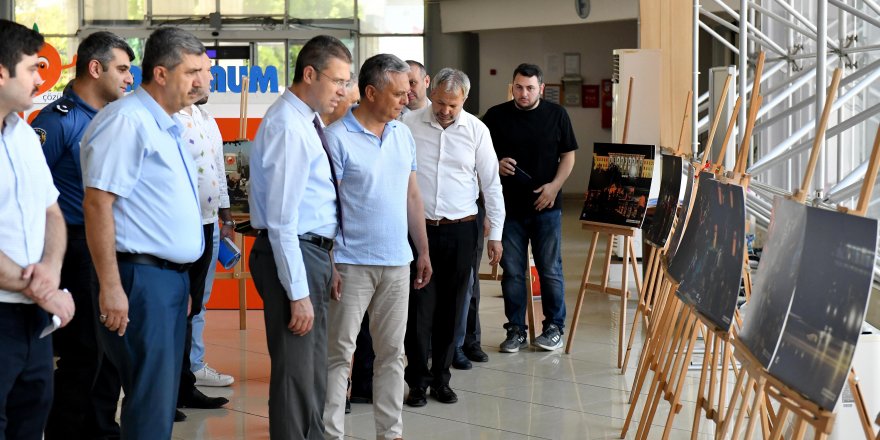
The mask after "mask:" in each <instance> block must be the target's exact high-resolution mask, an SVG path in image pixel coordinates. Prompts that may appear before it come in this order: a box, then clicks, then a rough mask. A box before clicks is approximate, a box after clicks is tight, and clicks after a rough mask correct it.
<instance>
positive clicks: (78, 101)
mask: <svg viewBox="0 0 880 440" xmlns="http://www.w3.org/2000/svg"><path fill="white" fill-rule="evenodd" d="M64 95H66V96H67V97H68V98H69V99H70V100H71V101H73V102H74V104H76V105H77V106H79V107H80V108H82V109H83V110H85V112H86V113H88V114H89V116H95V113H98V110H95V108H94V107H92V106H90V105H89V104H88V103H87V102H85V101H83V99H82V98H80V96H79V95H77V94H76V92H74V91H73V86H67V87H66V88H65V89H64Z"/></svg>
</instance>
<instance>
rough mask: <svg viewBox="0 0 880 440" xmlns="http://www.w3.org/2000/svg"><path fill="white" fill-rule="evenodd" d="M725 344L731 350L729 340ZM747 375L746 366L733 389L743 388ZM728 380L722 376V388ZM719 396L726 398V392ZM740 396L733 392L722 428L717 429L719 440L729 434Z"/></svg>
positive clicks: (741, 370)
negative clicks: (728, 430) (731, 420)
mask: <svg viewBox="0 0 880 440" xmlns="http://www.w3.org/2000/svg"><path fill="white" fill-rule="evenodd" d="M724 345H725V348H724V349H725V350H730V344H729V343H728V342H725V344H724ZM727 355H728V352H727V351H725V353H724V356H725V357H727ZM724 367H725V370H726V369H727V364H725V365H724ZM725 373H726V371H725ZM745 376H746V370H745V368H741V369H740V370H739V374H738V375H737V376H736V384H735V385H734V386H733V387H734V388H733V389H735V390H739V389H740V388H742V385H743V380H744V379H745ZM726 382H727V377H726V375H725V376H724V377H722V378H721V388H722V389H724V384H725V383H726ZM719 398H720V399H721V400H724V393H723V392H722V393H721V396H720V397H719ZM738 398H739V392H738V391H737V392H734V393H733V394H731V396H730V402H729V403H728V405H727V412H726V413H724V414H725V415H724V420H723V421H722V422H721V429H719V430H718V431H715V438H716V439H717V440H721V439H723V438H724V436H725V435H726V434H727V429H728V428H729V427H730V426H729V425H730V419H731V418H733V411H734V409H735V408H736V401H737V399H738ZM719 411H721V409H719Z"/></svg>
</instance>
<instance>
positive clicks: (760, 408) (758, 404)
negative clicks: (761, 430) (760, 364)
mask: <svg viewBox="0 0 880 440" xmlns="http://www.w3.org/2000/svg"><path fill="white" fill-rule="evenodd" d="M766 383H767V379H766V378H765V377H763V376H761V377H759V378H758V380H757V381H756V385H755V386H756V389H755V400H754V402H753V403H752V415H751V417H749V424H748V426H746V438H745V440H752V434H753V433H754V432H755V424H756V423H757V422H758V419H760V418H761V415H762V414H764V413H765V412H764V385H766Z"/></svg>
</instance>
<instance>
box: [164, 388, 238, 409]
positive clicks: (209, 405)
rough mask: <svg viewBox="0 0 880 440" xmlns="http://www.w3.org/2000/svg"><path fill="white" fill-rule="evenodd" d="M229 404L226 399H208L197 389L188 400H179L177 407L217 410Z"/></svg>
mask: <svg viewBox="0 0 880 440" xmlns="http://www.w3.org/2000/svg"><path fill="white" fill-rule="evenodd" d="M227 403H229V399H227V398H225V397H208V396H206V395H204V394H202V392H201V391H199V390H198V389H197V388H196V389H193V391H192V394H191V395H190V396H189V398H188V399H186V400H182V401H181V400H178V402H177V406H178V407H180V408H200V409H217V408H220V407H221V406H223V405H226V404H227Z"/></svg>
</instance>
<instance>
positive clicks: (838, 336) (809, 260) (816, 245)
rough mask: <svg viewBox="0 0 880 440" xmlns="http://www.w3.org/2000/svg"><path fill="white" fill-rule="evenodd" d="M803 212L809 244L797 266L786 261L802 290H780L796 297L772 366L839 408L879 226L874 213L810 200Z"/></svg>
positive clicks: (820, 401)
mask: <svg viewBox="0 0 880 440" xmlns="http://www.w3.org/2000/svg"><path fill="white" fill-rule="evenodd" d="M804 213H805V215H806V221H805V222H803V224H804V227H803V230H802V231H803V232H802V233H800V238H799V240H798V241H799V242H800V244H801V246H802V247H803V250H802V251H801V253H800V259H799V260H795V261H792V260H791V259H789V260H788V261H789V263H790V264H791V263H794V264H796V266H795V267H794V268H793V267H791V266H789V267H788V268H786V270H788V271H794V272H796V273H797V281H796V282H795V290H794V291H793V292H791V291H788V292H786V291H779V292H778V294H780V295H784V296H788V295H793V299H792V300H790V304H791V307H790V309H789V312H788V317H787V318H786V320H785V323H784V327H783V329H782V334H781V335H780V337H779V346H778V348H777V349H776V353H775V355H774V356H773V359H772V360H771V363H770V367H769V371H770V374H771V375H773V376H774V377H776V378H778V379H779V380H780V381H782V382H783V383H785V384H786V385H788V386H789V387H791V388H793V389H794V390H796V391H798V392H799V393H801V394H802V395H804V396H805V397H806V398H807V399H809V400H810V401H812V402H813V403H816V404H817V405H819V406H820V407H821V408H823V409H827V410H833V409H834V406H835V404H836V403H837V400H838V398H839V396H840V393H841V391H842V389H843V385H844V383H846V377H847V374H849V370H850V367H851V365H852V359H853V355H854V354H855V349H856V344H857V343H858V339H859V334H860V333H861V328H862V322H863V321H864V318H865V313H866V311H867V304H868V297H869V295H870V294H871V283H872V281H873V274H874V259H875V258H876V249H877V232H878V226H877V220H875V219H870V218H865V217H859V216H854V215H849V214H844V213H840V212H837V211H829V210H825V209H820V208H813V207H805V208H804ZM831 231H833V232H831ZM769 245H770V243H769V242H768V246H769ZM761 264H762V265H763V261H762V262H761ZM769 269H770V268H769V267H768V270H769ZM766 276H767V277H768V278H769V277H773V276H777V275H776V274H773V273H768V274H767V275H766ZM782 276H786V275H782ZM770 294H771V295H774V294H777V291H775V290H771V291H770ZM784 301H785V298H783V299H782V302H784ZM746 322H748V321H745V319H744V324H745V323H746Z"/></svg>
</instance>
